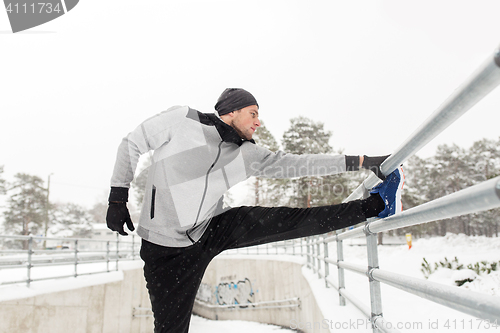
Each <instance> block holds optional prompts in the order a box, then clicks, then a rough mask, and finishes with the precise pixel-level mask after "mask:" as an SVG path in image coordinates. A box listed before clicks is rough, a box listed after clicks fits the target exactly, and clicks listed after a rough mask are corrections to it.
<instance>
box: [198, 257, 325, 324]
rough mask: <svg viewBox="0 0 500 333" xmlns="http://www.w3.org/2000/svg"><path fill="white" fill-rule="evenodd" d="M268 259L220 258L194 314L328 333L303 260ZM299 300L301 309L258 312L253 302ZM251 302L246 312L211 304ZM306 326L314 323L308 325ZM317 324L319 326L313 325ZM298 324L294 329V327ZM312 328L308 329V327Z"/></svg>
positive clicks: (212, 266)
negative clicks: (303, 267) (296, 298)
mask: <svg viewBox="0 0 500 333" xmlns="http://www.w3.org/2000/svg"><path fill="white" fill-rule="evenodd" d="M265 258H266V257H265V256H258V257H256V258H254V259H247V258H246V256H236V257H232V256H220V257H217V258H215V259H214V260H213V261H212V262H211V263H210V265H209V267H208V268H207V271H206V273H205V276H204V277H203V281H202V286H201V288H200V290H199V292H198V299H199V300H200V301H201V302H197V303H196V304H195V306H194V313H195V314H198V315H200V316H202V317H205V318H209V319H217V320H248V321H257V322H261V323H268V324H275V325H280V326H284V327H288V328H290V327H291V328H296V327H298V325H297V324H298V323H302V325H300V326H302V330H303V331H304V332H329V329H328V328H324V327H322V325H320V324H319V323H321V322H322V320H323V319H324V318H323V315H322V313H321V310H320V308H319V307H318V304H317V303H316V300H315V298H314V295H313V293H312V290H311V288H310V286H309V283H308V282H307V280H306V279H305V278H304V276H303V275H302V271H301V269H302V265H303V262H301V261H296V260H295V261H282V260H266V259H265ZM295 297H299V298H300V307H298V308H274V309H269V308H267V309H258V306H257V307H253V306H252V305H251V304H252V303H258V302H263V301H274V300H284V299H291V298H295ZM234 298H236V299H237V302H238V303H239V304H244V303H249V307H248V308H245V309H239V308H236V307H234V308H226V309H221V308H215V309H214V308H210V307H207V306H205V305H204V304H205V303H204V302H208V303H211V304H224V303H225V304H234V301H233V303H230V302H231V299H234ZM304 323H311V325H305V324H304ZM314 323H318V324H316V325H315V324H314ZM294 324H295V327H294ZM308 326H309V327H308Z"/></svg>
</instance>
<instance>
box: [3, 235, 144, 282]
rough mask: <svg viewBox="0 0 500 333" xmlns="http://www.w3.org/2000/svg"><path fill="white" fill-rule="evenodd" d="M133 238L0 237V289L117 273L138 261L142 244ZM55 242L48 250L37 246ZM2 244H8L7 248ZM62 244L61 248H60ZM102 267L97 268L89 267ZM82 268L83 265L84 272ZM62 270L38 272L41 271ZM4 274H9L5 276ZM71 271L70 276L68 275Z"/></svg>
mask: <svg viewBox="0 0 500 333" xmlns="http://www.w3.org/2000/svg"><path fill="white" fill-rule="evenodd" d="M136 238H138V237H135V236H134V235H132V236H131V237H130V239H131V241H124V240H123V238H122V237H120V236H118V234H117V237H116V240H114V241H110V240H95V239H87V238H52V237H39V236H6V235H0V240H1V241H2V243H4V245H3V246H2V248H1V249H0V272H1V273H2V274H1V275H0V276H1V277H2V278H1V279H0V285H7V284H17V283H26V284H27V285H28V287H29V286H30V284H31V282H34V281H42V280H49V279H60V278H67V277H77V276H82V275H90V274H98V273H106V272H110V271H112V270H118V262H119V261H122V260H139V259H140V256H139V250H140V246H141V243H140V241H138V239H136ZM46 242H55V243H56V244H58V246H54V247H52V248H47V247H45V246H41V245H40V244H42V243H43V244H46ZM5 243H11V244H10V246H6V245H5ZM63 244H64V245H63ZM6 247H10V248H11V249H5V248H6ZM96 263H102V265H97V266H96V267H93V268H91V267H89V266H90V265H89V264H96ZM82 265H86V266H84V267H86V269H85V271H83V270H82V268H81V267H82ZM55 266H59V267H61V269H60V270H55V269H51V270H49V271H48V272H41V269H42V267H52V268H53V267H55ZM7 271H10V273H9V274H8V273H7ZM69 271H71V273H70V274H68V272H69Z"/></svg>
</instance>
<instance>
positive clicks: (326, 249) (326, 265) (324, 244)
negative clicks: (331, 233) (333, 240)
mask: <svg viewBox="0 0 500 333" xmlns="http://www.w3.org/2000/svg"><path fill="white" fill-rule="evenodd" d="M325 239H326V236H325V237H323V247H324V248H323V252H324V254H325V255H324V257H325V287H326V288H329V285H328V281H327V278H328V276H329V275H330V264H329V263H328V261H326V259H328V243H327V242H326V241H325Z"/></svg>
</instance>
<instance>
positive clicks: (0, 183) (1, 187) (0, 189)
mask: <svg viewBox="0 0 500 333" xmlns="http://www.w3.org/2000/svg"><path fill="white" fill-rule="evenodd" d="M6 186H7V184H6V182H5V179H3V165H0V194H5V193H7V188H6Z"/></svg>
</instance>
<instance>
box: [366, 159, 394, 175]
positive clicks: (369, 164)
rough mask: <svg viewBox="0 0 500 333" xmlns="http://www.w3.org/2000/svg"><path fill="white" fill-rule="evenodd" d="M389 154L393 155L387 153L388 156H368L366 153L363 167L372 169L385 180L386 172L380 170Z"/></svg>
mask: <svg viewBox="0 0 500 333" xmlns="http://www.w3.org/2000/svg"><path fill="white" fill-rule="evenodd" d="M389 156H391V155H386V156H366V155H364V159H363V165H362V167H363V169H367V170H370V171H373V173H374V174H375V175H376V176H377V177H378V178H380V179H382V180H384V179H385V176H384V174H383V173H382V172H381V171H380V165H381V164H382V162H384V161H385V160H386V159H387V158H388V157H389Z"/></svg>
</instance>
